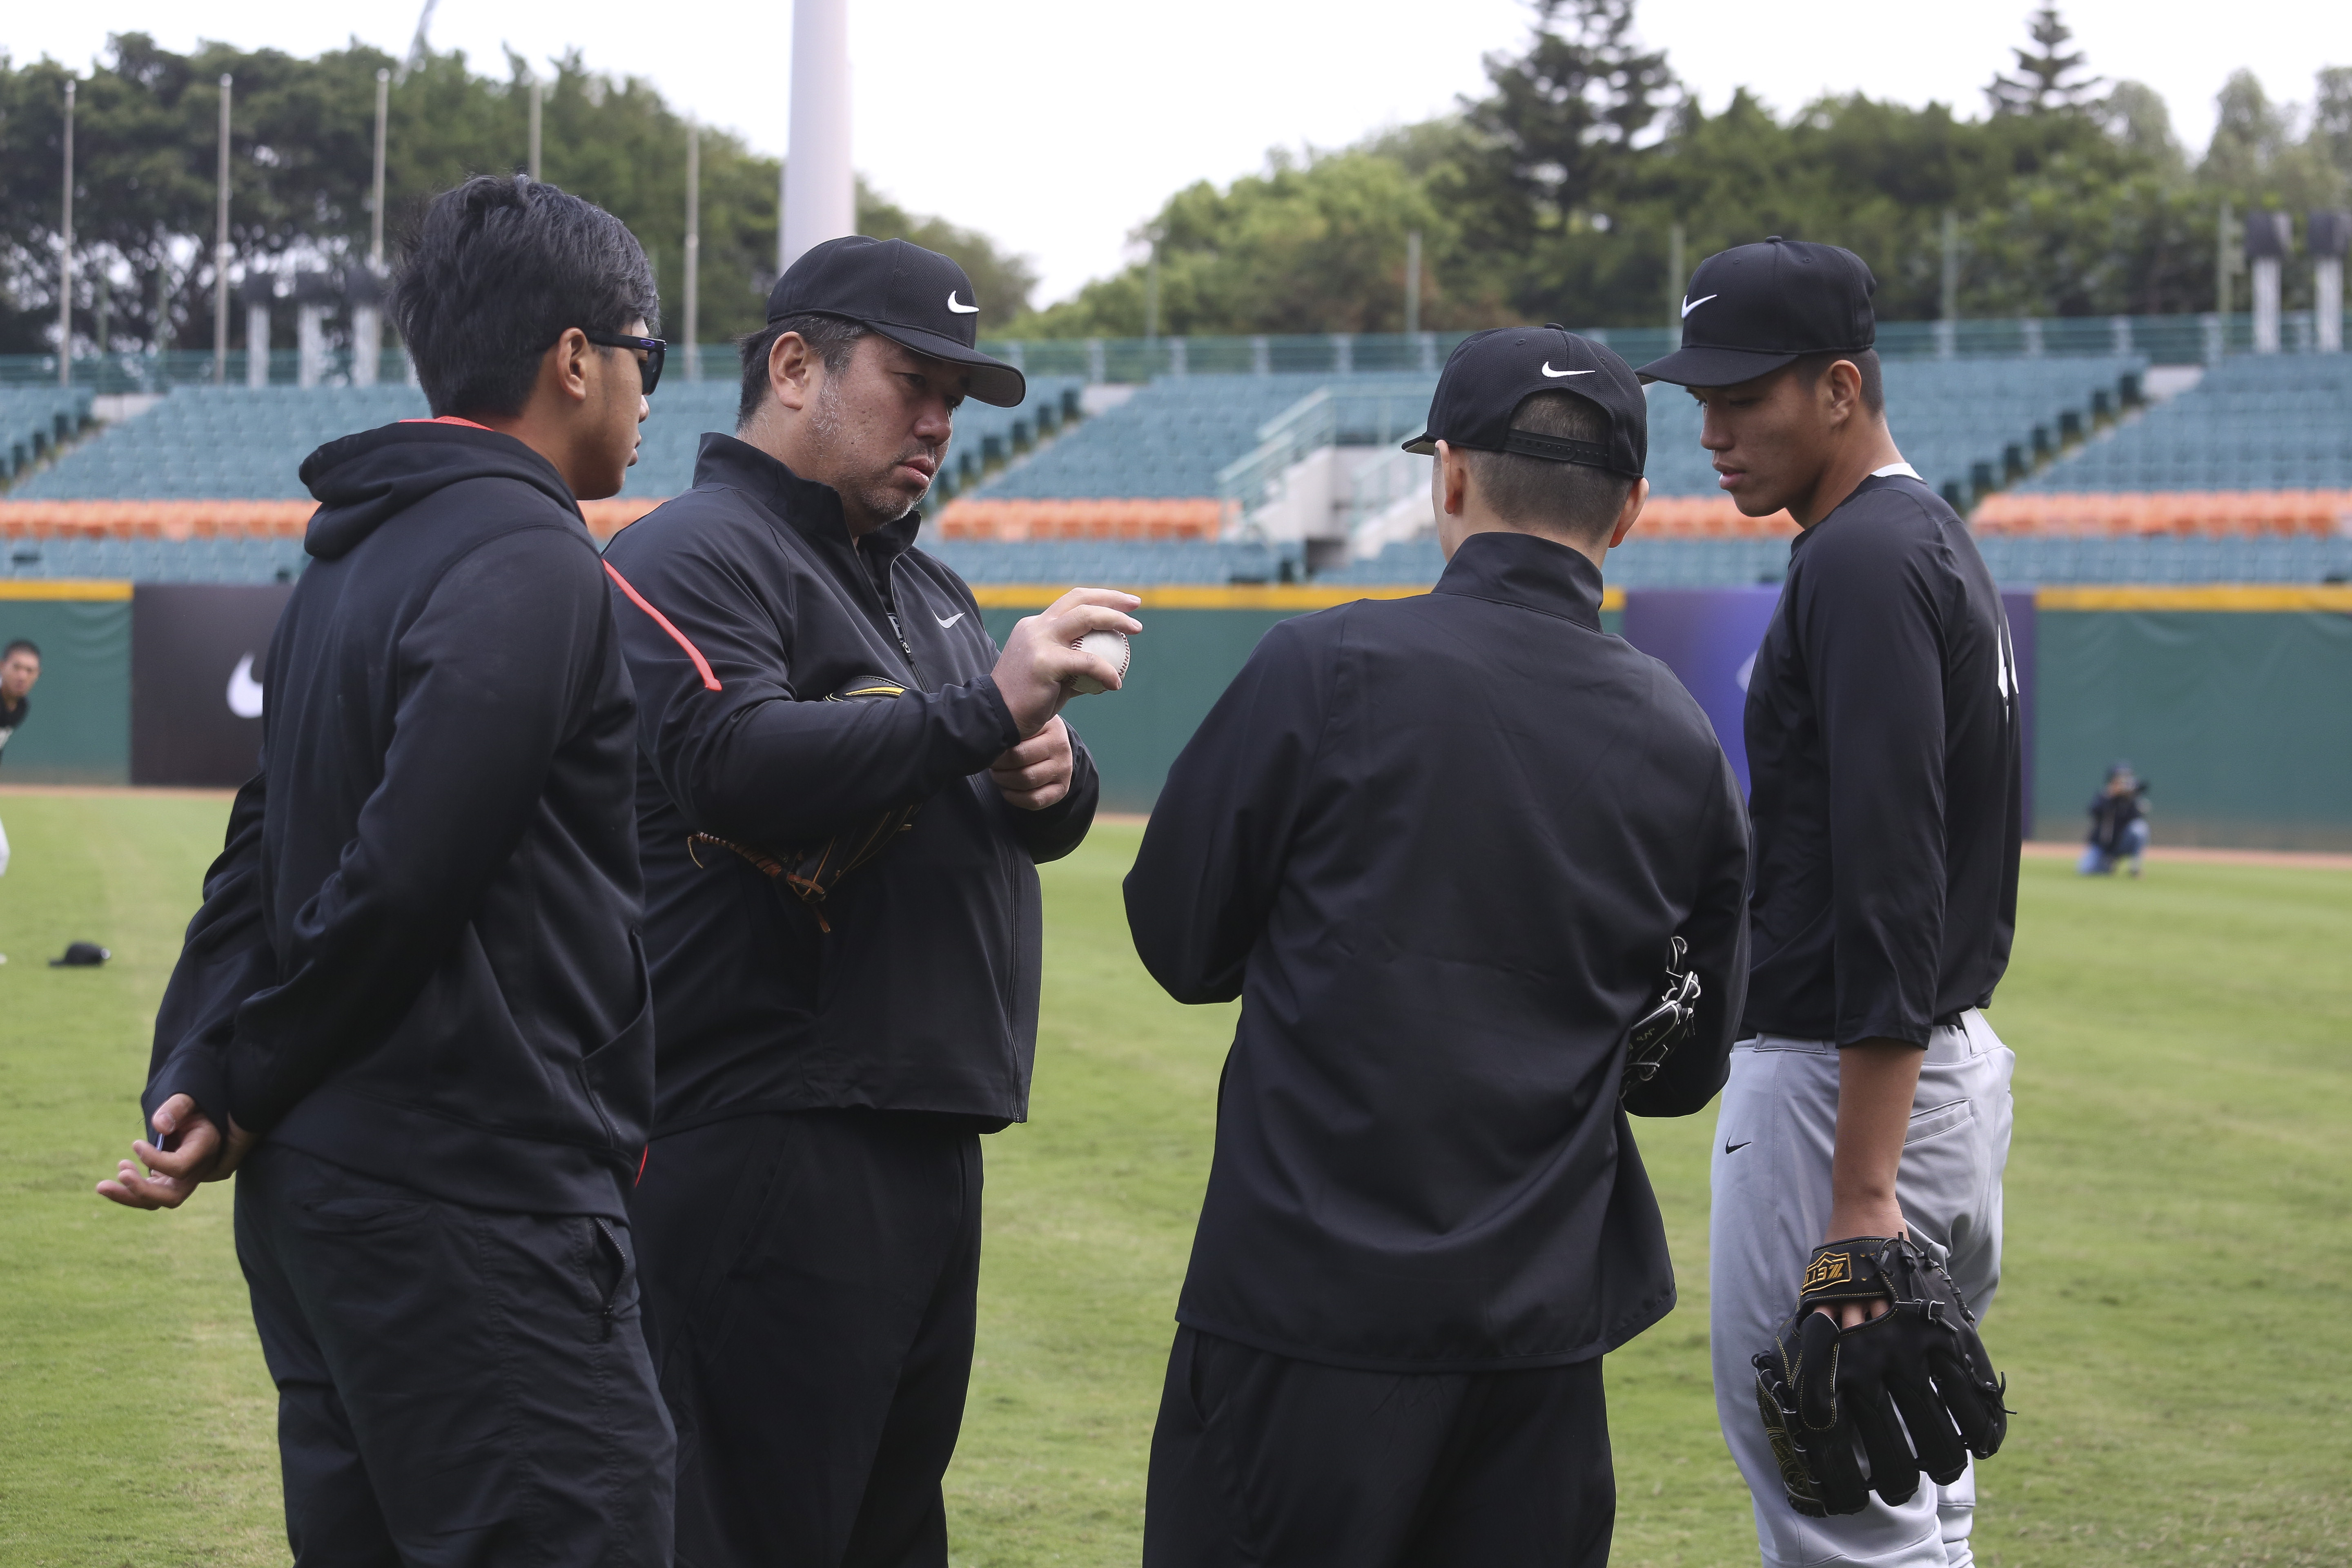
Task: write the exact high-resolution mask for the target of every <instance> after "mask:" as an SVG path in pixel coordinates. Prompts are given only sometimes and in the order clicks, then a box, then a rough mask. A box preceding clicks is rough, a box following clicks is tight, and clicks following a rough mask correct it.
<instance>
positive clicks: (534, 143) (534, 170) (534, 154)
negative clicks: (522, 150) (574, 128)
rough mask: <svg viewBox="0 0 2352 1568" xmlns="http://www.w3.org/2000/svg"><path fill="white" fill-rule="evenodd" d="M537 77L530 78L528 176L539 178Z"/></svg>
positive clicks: (538, 94) (538, 98) (538, 97)
mask: <svg viewBox="0 0 2352 1568" xmlns="http://www.w3.org/2000/svg"><path fill="white" fill-rule="evenodd" d="M540 90H541V89H540V85H539V78H538V77H537V76H536V75H534V76H533V77H532V78H531V79H530V177H531V178H532V179H534V180H536V179H538V178H539V100H540Z"/></svg>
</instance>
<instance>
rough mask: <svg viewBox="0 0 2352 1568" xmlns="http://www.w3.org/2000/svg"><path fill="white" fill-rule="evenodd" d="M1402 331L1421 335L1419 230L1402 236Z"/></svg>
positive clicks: (1408, 334)
mask: <svg viewBox="0 0 2352 1568" xmlns="http://www.w3.org/2000/svg"><path fill="white" fill-rule="evenodd" d="M1404 332H1405V336H1407V337H1409V338H1412V337H1419V336H1420V335H1421V230H1419V229H1417V228H1416V229H1413V230H1412V231H1411V232H1410V233H1408V234H1407V235H1406V236H1405V237H1404Z"/></svg>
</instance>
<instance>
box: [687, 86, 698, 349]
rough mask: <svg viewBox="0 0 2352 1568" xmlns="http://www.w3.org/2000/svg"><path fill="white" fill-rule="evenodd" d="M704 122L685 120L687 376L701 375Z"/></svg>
mask: <svg viewBox="0 0 2352 1568" xmlns="http://www.w3.org/2000/svg"><path fill="white" fill-rule="evenodd" d="M701 342H702V122H701V121H698V120H697V119H695V118H694V117H693V116H691V115H688V117H687V121H686V379H687V380H688V381H700V380H701V379H702V350H701V347H700V344H701Z"/></svg>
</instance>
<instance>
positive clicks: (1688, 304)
mask: <svg viewBox="0 0 2352 1568" xmlns="http://www.w3.org/2000/svg"><path fill="white" fill-rule="evenodd" d="M1718 297H1719V296H1717V295H1714V294H1707V295H1703V296H1701V297H1700V298H1698V299H1696V300H1694V299H1692V298H1691V297H1690V296H1689V295H1687V294H1685V295H1684V296H1683V314H1684V316H1685V317H1688V316H1689V314H1690V313H1691V312H1692V311H1693V310H1697V309H1698V308H1699V307H1700V306H1701V305H1704V304H1706V302H1707V300H1713V299H1717V298H1718Z"/></svg>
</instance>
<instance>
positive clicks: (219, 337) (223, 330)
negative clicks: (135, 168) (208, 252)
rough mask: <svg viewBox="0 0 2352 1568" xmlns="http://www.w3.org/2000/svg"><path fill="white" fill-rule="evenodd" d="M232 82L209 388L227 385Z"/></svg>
mask: <svg viewBox="0 0 2352 1568" xmlns="http://www.w3.org/2000/svg"><path fill="white" fill-rule="evenodd" d="M234 83H235V79H234V78H232V77H230V76H228V75H227V74H226V73H225V72H224V73H223V74H222V76H221V79H220V174H219V176H218V178H219V183H220V237H218V238H217V239H215V241H213V384H214V385H215V386H219V385H223V384H226V383H227V381H228V258H229V254H230V253H229V248H228V102H229V94H230V93H231V92H232V91H234V90H235V87H234Z"/></svg>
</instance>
